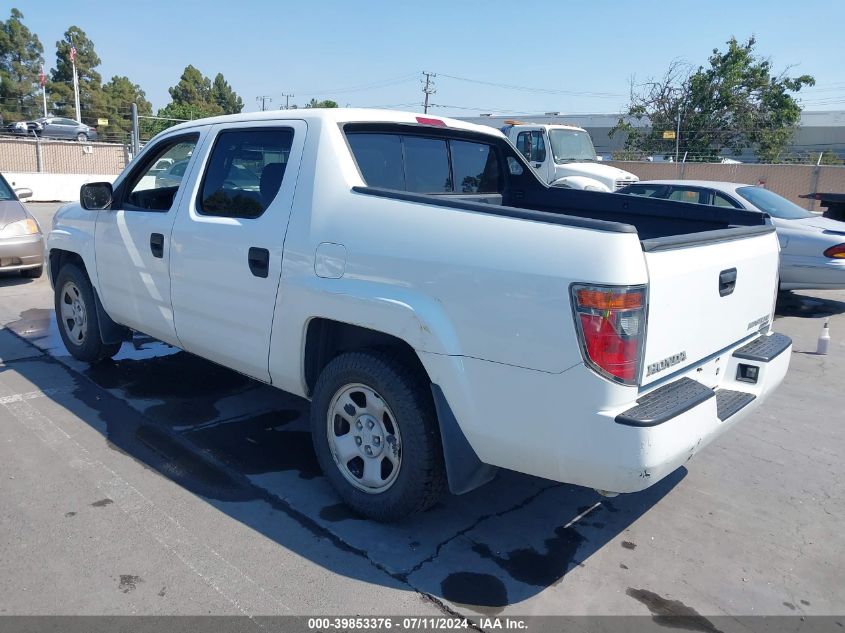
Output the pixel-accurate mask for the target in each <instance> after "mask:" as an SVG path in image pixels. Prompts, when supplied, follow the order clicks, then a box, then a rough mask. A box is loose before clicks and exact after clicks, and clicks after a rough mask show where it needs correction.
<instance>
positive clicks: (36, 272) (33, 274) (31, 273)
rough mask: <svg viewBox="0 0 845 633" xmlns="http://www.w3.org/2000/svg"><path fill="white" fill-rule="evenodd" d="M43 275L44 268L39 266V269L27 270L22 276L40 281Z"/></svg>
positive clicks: (22, 272) (23, 271)
mask: <svg viewBox="0 0 845 633" xmlns="http://www.w3.org/2000/svg"><path fill="white" fill-rule="evenodd" d="M43 274H44V266H39V267H38V268H27V269H26V270H22V271H21V275H23V276H24V277H27V278H29V279H38V278H39V277H40V276H41V275H43Z"/></svg>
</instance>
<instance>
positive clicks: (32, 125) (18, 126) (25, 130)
mask: <svg viewBox="0 0 845 633" xmlns="http://www.w3.org/2000/svg"><path fill="white" fill-rule="evenodd" d="M5 130H6V133H7V134H14V135H16V136H33V135H34V134H37V133H38V124H37V123H36V122H35V121H16V122H15V123H9V124H8V125H7V126H6V127H5Z"/></svg>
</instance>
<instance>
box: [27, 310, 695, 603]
mask: <svg viewBox="0 0 845 633" xmlns="http://www.w3.org/2000/svg"><path fill="white" fill-rule="evenodd" d="M44 312H47V311H30V313H28V314H27V315H25V316H24V318H22V319H21V321H19V322H17V323H14V324H11V325H10V329H12V330H13V331H15V332H17V333H18V334H19V335H20V336H22V337H24V338H27V339H29V340H32V341H35V342H39V343H40V345H39V347H41V348H42V349H47V350H51V349H52V350H53V356H46V357H39V358H38V359H35V360H29V361H19V362H16V363H15V364H14V370H15V371H16V372H19V373H20V374H21V375H23V376H24V377H25V378H27V379H28V380H30V381H31V382H32V383H34V384H35V385H37V386H39V388H41V389H42V390H46V389H47V388H48V387H51V388H53V389H54V392H53V393H51V394H50V398H51V399H52V400H53V401H54V402H55V403H58V404H59V405H60V406H62V407H63V408H65V409H66V410H69V411H70V412H72V413H73V414H74V415H76V416H78V417H79V418H80V419H82V420H83V421H85V422H86V423H87V424H89V425H90V426H91V427H92V428H94V429H96V430H97V431H98V432H100V433H101V434H102V435H103V436H104V437H105V438H106V439H107V441H108V443H109V446H110V447H111V448H113V449H115V450H118V451H121V452H123V453H125V454H126V455H129V456H131V457H132V458H134V459H135V460H137V461H139V462H141V463H143V464H144V465H146V466H147V467H149V468H152V469H153V470H155V471H156V472H158V473H160V474H161V475H162V476H164V477H167V478H168V479H170V480H172V481H173V482H175V483H177V484H178V485H180V486H182V487H183V488H185V489H186V490H188V491H190V492H192V493H194V494H196V495H199V496H201V497H203V498H204V499H205V500H206V501H207V502H208V503H209V504H212V505H213V506H214V507H216V508H218V509H219V510H220V511H221V512H225V513H226V514H228V515H229V516H231V517H232V518H234V519H236V520H237V521H240V522H242V523H243V524H246V525H248V526H249V527H251V528H252V529H254V530H256V531H257V532H259V533H260V534H262V535H264V536H266V537H267V538H270V539H272V540H274V541H275V542H277V543H279V544H280V545H282V546H284V547H285V548H288V549H290V550H292V551H294V552H296V553H298V554H300V555H301V556H303V557H307V558H310V559H312V560H314V562H316V563H318V564H320V565H323V566H324V567H325V568H326V569H327V570H328V571H330V572H333V573H338V574H344V575H347V576H354V577H360V578H362V579H366V580H367V581H369V582H373V565H375V567H377V568H378V569H381V570H382V571H384V572H385V573H386V574H387V575H388V576H389V578H388V577H384V582H390V583H391V584H395V583H401V584H403V585H404V586H407V587H408V589H409V590H411V589H413V590H417V591H423V592H426V593H427V594H430V595H432V596H435V597H436V598H438V599H443V600H447V601H449V602H451V603H454V604H457V605H461V606H462V607H466V608H468V609H471V610H473V611H476V612H479V613H497V612H499V611H501V610H502V609H503V608H504V607H505V606H507V605H510V604H514V603H518V602H520V601H523V600H525V599H527V598H529V597H531V596H533V595H535V594H537V593H539V592H541V591H542V590H543V589H545V588H546V587H549V586H551V585H554V584H556V583H558V582H560V581H561V579H562V578H564V577H565V576H566V574H567V573H568V572H569V571H570V570H572V569H573V568H575V567H577V566H580V565H585V564H587V563H588V560H589V558H590V556H591V555H592V554H594V553H595V552H597V551H598V550H600V549H601V548H603V547H605V546H606V545H608V543H609V542H610V541H612V540H615V539H616V537H617V536H618V535H619V534H620V533H622V532H624V530H625V529H626V528H628V527H629V526H630V525H631V524H632V523H633V522H634V521H636V520H637V518H638V517H640V516H641V515H642V514H643V513H645V512H647V511H648V510H649V509H650V508H651V507H652V506H654V505H655V504H657V503H658V502H659V501H660V499H661V498H662V497H663V496H664V495H666V494H667V493H668V492H669V491H670V490H672V488H673V487H674V486H675V485H676V484H677V483H678V482H679V481H680V480H681V479H682V478H683V477H684V476H685V474H686V470H685V469H683V468H681V469H679V470H678V471H676V472H675V473H673V474H672V475H670V476H669V477H667V478H666V479H664V480H663V481H661V482H659V483H658V484H656V485H654V486H652V487H651V488H650V489H648V490H646V491H644V492H642V493H639V494H634V495H622V496H619V497H617V498H614V499H606V498H602V497H600V496H599V495H598V494H597V493H595V492H594V491H592V490H588V489H585V488H580V487H576V486H570V485H565V484H557V483H554V482H549V481H545V480H541V479H537V478H534V477H529V476H525V475H520V474H517V473H513V472H502V473H500V474H499V476H498V477H497V478H496V479H495V480H494V481H493V482H491V483H490V484H488V485H486V486H484V487H482V488H480V489H477V490H475V491H473V492H471V493H469V494H466V495H463V496H459V497H457V496H448V497H446V498H444V499H443V501H442V502H441V503H439V504H438V505H437V506H435V507H434V508H433V509H432V510H430V511H429V512H426V513H424V514H422V515H418V516H415V517H413V518H411V519H409V520H406V521H405V522H403V523H399V524H392V525H382V524H377V523H374V522H371V521H368V520H364V519H362V518H360V517H358V516H356V515H355V514H354V513H352V512H351V511H350V510H348V509H347V508H346V507H345V506H344V505H342V504H341V503H340V502H339V500H338V498H337V497H336V496H335V495H334V493H333V491H332V490H331V489H330V487H329V485H328V483H327V482H326V481H325V479H324V478H323V477H322V475H321V474H320V470H319V467H318V465H317V461H316V457H315V455H314V452H313V449H312V446H311V439H310V435H309V433H308V425H307V416H308V402H307V401H305V400H302V399H300V398H297V397H295V396H292V395H290V394H286V393H284V392H281V391H279V390H277V389H274V388H272V387H268V386H266V385H263V384H260V383H258V382H255V381H252V380H250V379H248V378H245V377H244V376H242V375H240V374H238V373H236V372H233V371H230V370H228V369H225V368H222V367H220V366H218V365H214V364H213V363H210V362H207V361H204V360H202V359H199V358H197V357H195V356H192V355H190V354H187V353H185V352H180V351H176V350H174V349H173V348H168V347H167V346H164V345H163V344H160V343H155V342H153V343H150V342H149V341H141V342H140V343H139V342H138V341H137V340H136V341H135V342H134V345H130V344H124V347H123V350H122V351H121V354H120V355H119V356H118V360H116V361H110V362H106V363H103V364H101V365H98V366H95V367H89V366H87V365H83V364H79V363H76V361H73V360H72V359H70V358H67V357H64V358H57V357H56V352H55V348H53V347H52V344H51V341H52V340H53V338H54V335H55V334H54V333H53V334H51V329H53V328H54V325H50V323H49V322H48V320H45V318H44V317H45V314H44ZM156 346H159V347H156ZM145 356H146V357H145ZM47 365H49V366H50V367H49V369H50V371H49V372H45V366H47ZM57 373H58V374H61V376H62V377H61V381H63V382H65V383H66V384H67V389H65V390H62V389H59V390H55V385H54V384H49V385H48V384H41V383H45V382H46V378H44V376H45V375H47V374H49V375H51V376H53V378H51V379H50V381H51V382H55V381H56V378H55V376H56V375H57ZM39 381H41V382H39ZM278 513H281V514H283V515H285V516H286V517H290V518H292V519H293V520H295V521H296V522H297V523H299V524H300V525H301V526H302V527H304V528H305V530H306V531H307V533H308V534H311V535H313V537H315V538H309V539H307V543H306V542H304V541H302V540H301V539H299V540H297V539H296V538H293V537H292V536H291V535H290V533H288V532H285V531H284V530H283V529H282V528H281V527H280V525H282V524H283V523H284V522H282V521H279V514H278ZM315 544H316V545H315ZM614 547H622V548H628V549H633V547H636V544H633V543H627V542H623V543H621V545H616V544H614ZM326 548H329V549H328V550H327V549H326ZM332 548H337V549H338V550H342V551H343V552H345V553H349V552H352V553H354V554H357V555H358V556H360V557H361V558H363V559H365V560H366V564H363V565H354V566H353V565H352V564H350V563H349V560H350V558H349V556H333V555H332V553H331V552H332ZM623 553H624V550H622V549H620V556H622V554H623ZM340 561H345V562H340Z"/></svg>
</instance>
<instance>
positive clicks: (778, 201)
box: [736, 187, 813, 220]
mask: <svg viewBox="0 0 845 633" xmlns="http://www.w3.org/2000/svg"><path fill="white" fill-rule="evenodd" d="M736 192H737V193H738V194H739V195H741V196H742V197H743V198H745V199H746V200H748V202H750V203H751V204H753V205H754V206H755V207H757V208H758V209H760V211H765V212H766V213H768V214H769V215H770V216H772V217H773V218H781V219H783V220H800V219H801V218H812V217H813V214H812V213H810V212H808V211H805V210H804V209H802V208H801V207H799V206H798V205H797V204H795V203H794V202H790V201H789V200H787V199H786V198H784V197H783V196H779V195H778V194H776V193H774V192H773V191H769V190H768V189H763V188H762V187H740V188H739V189H737V190H736Z"/></svg>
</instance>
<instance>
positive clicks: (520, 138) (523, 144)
mask: <svg viewBox="0 0 845 633" xmlns="http://www.w3.org/2000/svg"><path fill="white" fill-rule="evenodd" d="M516 149H518V150H519V153H520V154H522V155H523V156H525V158H526V159H528V160H531V159H532V152H531V132H520V133H519V134H517V136H516Z"/></svg>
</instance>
